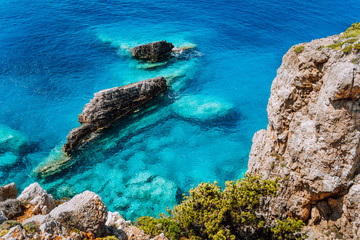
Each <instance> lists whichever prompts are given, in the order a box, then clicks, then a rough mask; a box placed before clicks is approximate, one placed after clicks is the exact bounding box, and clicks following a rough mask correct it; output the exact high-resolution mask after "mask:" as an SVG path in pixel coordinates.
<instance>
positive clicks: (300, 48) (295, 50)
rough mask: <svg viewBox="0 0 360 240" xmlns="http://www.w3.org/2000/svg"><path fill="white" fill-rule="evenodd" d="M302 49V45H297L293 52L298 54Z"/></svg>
mask: <svg viewBox="0 0 360 240" xmlns="http://www.w3.org/2000/svg"><path fill="white" fill-rule="evenodd" d="M304 49H305V47H304V46H299V47H296V48H294V52H295V53H296V54H299V53H302V52H303V51H304Z"/></svg>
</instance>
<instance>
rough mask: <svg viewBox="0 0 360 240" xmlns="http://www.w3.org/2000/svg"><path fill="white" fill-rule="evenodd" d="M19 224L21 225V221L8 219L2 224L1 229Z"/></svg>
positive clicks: (7, 228)
mask: <svg viewBox="0 0 360 240" xmlns="http://www.w3.org/2000/svg"><path fill="white" fill-rule="evenodd" d="M17 225H21V223H19V222H18V221H14V220H8V221H5V222H3V224H1V225H0V231H1V230H9V229H10V228H13V227H15V226H17Z"/></svg>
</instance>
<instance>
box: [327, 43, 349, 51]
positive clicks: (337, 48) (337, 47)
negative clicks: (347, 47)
mask: <svg viewBox="0 0 360 240" xmlns="http://www.w3.org/2000/svg"><path fill="white" fill-rule="evenodd" d="M344 43H345V42H338V43H333V44H330V45H327V47H328V48H330V49H335V50H341V46H342V45H343V44H344Z"/></svg>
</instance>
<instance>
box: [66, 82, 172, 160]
mask: <svg viewBox="0 0 360 240" xmlns="http://www.w3.org/2000/svg"><path fill="white" fill-rule="evenodd" d="M167 89H168V85H167V81H166V79H165V78H164V77H156V78H151V79H147V80H144V81H140V82H136V83H132V84H129V85H126V86H122V87H114V88H111V89H106V90H102V91H100V92H97V93H95V94H94V98H93V99H91V101H90V103H88V104H86V105H85V107H84V109H83V111H82V113H81V114H80V115H79V122H80V123H81V126H80V127H78V128H75V129H73V130H72V131H71V132H70V133H69V135H68V136H67V137H66V139H67V142H66V143H65V144H64V146H63V149H64V152H65V153H67V154H70V153H71V152H72V151H73V150H74V149H75V148H77V147H78V146H79V145H80V144H82V143H84V142H86V141H87V140H89V136H90V135H91V134H92V133H94V132H97V131H99V130H101V129H103V128H107V127H109V126H111V125H112V124H113V123H114V122H115V121H117V120H119V119H121V118H123V117H125V116H126V115H127V114H129V113H130V112H131V111H132V110H134V109H135V108H137V107H140V106H142V105H144V104H145V103H146V102H148V101H150V100H151V99H154V98H155V97H157V96H159V95H160V94H161V93H163V92H164V91H166V90H167Z"/></svg>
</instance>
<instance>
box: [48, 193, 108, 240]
mask: <svg viewBox="0 0 360 240" xmlns="http://www.w3.org/2000/svg"><path fill="white" fill-rule="evenodd" d="M49 215H50V216H51V217H52V218H54V219H55V220H56V221H58V222H59V223H60V224H63V225H64V226H67V227H68V228H77V229H79V230H81V231H83V232H86V233H88V232H90V233H92V234H94V235H95V236H101V235H102V234H103V233H104V232H105V229H106V228H105V223H106V218H107V210H106V206H105V205H104V203H103V202H102V200H101V198H100V197H99V196H98V195H97V194H95V193H93V192H90V191H85V192H83V193H81V194H78V195H76V196H75V197H73V198H72V199H71V200H70V201H68V202H65V203H63V204H61V205H59V206H58V207H56V208H55V209H53V210H52V211H51V212H50V214H49Z"/></svg>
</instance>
